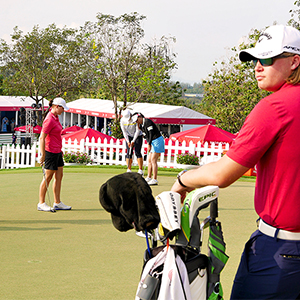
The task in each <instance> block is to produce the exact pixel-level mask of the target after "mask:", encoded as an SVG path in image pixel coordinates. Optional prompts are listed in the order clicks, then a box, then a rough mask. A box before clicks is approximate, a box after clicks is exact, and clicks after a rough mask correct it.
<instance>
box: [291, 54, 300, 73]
mask: <svg viewBox="0 0 300 300" xmlns="http://www.w3.org/2000/svg"><path fill="white" fill-rule="evenodd" d="M299 65H300V56H299V55H298V54H296V55H294V56H293V60H292V65H291V69H292V71H294V70H296V69H297V68H298V66H299Z"/></svg>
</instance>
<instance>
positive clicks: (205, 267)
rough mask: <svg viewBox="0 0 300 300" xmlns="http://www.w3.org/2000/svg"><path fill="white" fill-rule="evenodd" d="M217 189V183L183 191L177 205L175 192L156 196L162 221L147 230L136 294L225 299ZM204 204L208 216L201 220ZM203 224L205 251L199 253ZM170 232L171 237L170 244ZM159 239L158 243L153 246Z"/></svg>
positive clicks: (155, 298) (156, 299)
mask: <svg viewBox="0 0 300 300" xmlns="http://www.w3.org/2000/svg"><path fill="white" fill-rule="evenodd" d="M218 193H219V188H218V187H216V186H207V187H204V188H201V189H196V190H194V191H193V192H191V193H189V194H188V195H187V197H186V199H185V201H184V203H183V206H182V207H181V208H180V195H179V194H177V193H174V192H164V193H161V194H160V195H158V196H157V197H156V204H157V207H158V210H159V213H160V219H161V223H160V224H159V227H158V230H156V231H154V232H152V233H151V234H149V233H147V232H146V233H145V235H146V241H147V250H146V251H145V253H144V264H143V271H142V275H141V279H140V282H139V285H138V288H137V293H136V298H135V299H136V300H140V299H142V300H168V299H176V300H206V299H209V300H212V299H223V291H222V286H221V284H220V272H221V270H222V269H223V268H224V266H225V264H226V262H227V260H228V256H227V255H226V254H225V243H224V240H223V233H222V229H221V223H220V222H219V221H217V220H216V218H217V215H218V203H217V201H218ZM208 206H210V216H208V217H207V218H205V219H204V220H203V221H202V222H201V224H200V221H199V218H198V214H199V212H200V210H202V209H204V208H206V207H208ZM179 216H180V218H179ZM206 227H209V238H208V247H209V252H208V256H207V255H205V254H202V253H201V246H202V240H203V233H204V229H205V228H206ZM149 238H150V239H151V242H152V245H151V247H150V246H149V241H148V240H149ZM173 238H175V242H174V243H173V244H170V242H169V240H170V239H173ZM157 240H159V241H161V242H162V245H161V246H157Z"/></svg>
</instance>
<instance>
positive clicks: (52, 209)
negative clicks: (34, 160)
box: [42, 164, 56, 213]
mask: <svg viewBox="0 0 300 300" xmlns="http://www.w3.org/2000/svg"><path fill="white" fill-rule="evenodd" d="M42 170H43V176H44V180H45V184H46V190H47V196H48V201H49V204H50V205H49V206H50V207H51V200H50V195H49V190H48V182H47V180H46V172H45V168H44V164H42ZM50 212H53V213H55V212H56V210H55V209H54V208H50Z"/></svg>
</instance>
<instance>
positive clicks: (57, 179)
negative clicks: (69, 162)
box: [53, 167, 64, 204]
mask: <svg viewBox="0 0 300 300" xmlns="http://www.w3.org/2000/svg"><path fill="white" fill-rule="evenodd" d="M63 169H64V167H58V170H57V171H55V173H54V181H53V194H54V203H56V204H58V203H60V191H61V182H62V178H63Z"/></svg>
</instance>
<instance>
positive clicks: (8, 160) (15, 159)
mask: <svg viewBox="0 0 300 300" xmlns="http://www.w3.org/2000/svg"><path fill="white" fill-rule="evenodd" d="M36 156H37V144H36V142H35V143H33V144H32V145H31V146H30V145H27V146H26V147H25V145H22V146H20V145H19V144H18V145H16V146H14V145H11V146H10V145H9V144H7V145H6V146H3V147H2V148H1V153H0V160H1V169H14V168H29V167H35V162H36Z"/></svg>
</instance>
